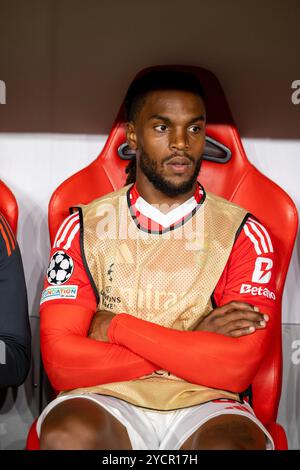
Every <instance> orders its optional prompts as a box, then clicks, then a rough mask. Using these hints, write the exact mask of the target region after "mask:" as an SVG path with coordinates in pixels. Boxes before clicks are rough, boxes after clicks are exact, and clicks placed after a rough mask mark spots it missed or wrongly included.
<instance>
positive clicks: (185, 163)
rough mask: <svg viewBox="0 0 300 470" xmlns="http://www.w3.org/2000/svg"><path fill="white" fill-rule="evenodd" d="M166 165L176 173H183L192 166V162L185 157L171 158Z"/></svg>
mask: <svg viewBox="0 0 300 470" xmlns="http://www.w3.org/2000/svg"><path fill="white" fill-rule="evenodd" d="M167 165H168V166H170V167H171V168H172V170H173V171H175V172H176V173H184V172H185V171H187V169H188V167H190V166H191V165H192V162H191V160H190V159H189V158H187V157H173V158H172V159H171V160H169V161H168V162H167Z"/></svg>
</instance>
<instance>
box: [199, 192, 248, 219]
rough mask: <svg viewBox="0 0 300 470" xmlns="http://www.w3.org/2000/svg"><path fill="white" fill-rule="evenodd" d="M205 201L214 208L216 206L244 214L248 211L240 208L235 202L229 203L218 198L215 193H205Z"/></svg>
mask: <svg viewBox="0 0 300 470" xmlns="http://www.w3.org/2000/svg"><path fill="white" fill-rule="evenodd" d="M206 200H207V201H208V202H210V204H213V205H214V206H218V207H220V208H223V209H224V210H225V209H229V208H230V209H232V210H235V211H236V212H241V213H242V212H244V213H245V214H246V213H247V212H249V211H247V209H245V208H243V207H242V206H240V205H238V204H236V203H235V202H232V201H229V200H228V199H225V198H223V197H221V196H218V195H217V194H215V193H211V192H209V191H206Z"/></svg>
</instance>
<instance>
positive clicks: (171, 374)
mask: <svg viewBox="0 0 300 470" xmlns="http://www.w3.org/2000/svg"><path fill="white" fill-rule="evenodd" d="M126 121H127V124H126V134H127V142H128V145H129V146H130V148H131V150H132V151H133V152H135V154H136V157H135V159H134V160H132V161H131V162H130V164H129V166H128V178H127V182H126V185H125V187H123V188H122V189H120V190H118V191H116V192H113V193H110V194H107V195H105V196H103V197H101V198H100V199H98V200H96V201H93V202H92V203H91V204H88V205H86V206H82V207H80V208H79V211H76V212H74V213H73V214H71V215H70V216H69V217H68V218H67V219H66V220H65V221H64V222H63V224H62V226H61V227H60V229H59V231H58V233H57V236H56V239H55V242H54V245H53V247H52V251H51V260H50V264H49V268H48V271H47V278H46V282H45V289H44V292H43V295H42V301H41V302H42V303H41V345H42V354H43V360H44V365H45V368H46V371H47V373H48V376H49V378H50V380H51V382H52V384H53V386H54V388H55V389H56V390H59V391H61V392H62V393H60V395H59V396H58V397H57V398H56V399H55V400H54V401H53V402H51V403H50V404H49V405H48V406H47V407H46V408H45V410H44V411H43V413H42V415H41V416H40V417H39V419H38V422H37V432H38V435H39V436H40V444H41V448H42V449H185V450H186V449H265V448H270V449H271V448H273V442H272V438H271V436H270V435H269V433H268V432H267V430H266V429H265V428H264V426H263V425H262V423H260V422H259V420H258V419H257V418H256V416H255V415H254V412H253V410H252V408H251V406H250V405H249V403H248V401H247V399H246V398H245V399H243V396H244V395H245V394H244V392H245V391H246V390H247V389H248V388H249V386H250V385H251V382H252V380H253V377H254V376H255V374H256V371H257V370H258V368H259V365H260V363H261V360H262V358H263V356H264V353H265V350H266V348H267V347H268V344H269V341H270V338H271V336H272V327H273V323H274V302H275V295H274V289H275V284H274V271H273V267H274V262H275V253H274V249H273V245H272V241H271V238H270V236H269V234H268V232H267V230H266V228H265V227H264V226H263V225H262V224H261V223H260V222H259V221H258V220H256V219H255V218H254V217H253V216H251V214H248V213H247V211H245V210H244V209H242V208H240V207H238V206H236V205H234V204H232V203H230V202H228V201H226V200H224V199H222V198H219V197H217V196H215V195H213V194H211V193H208V192H206V191H205V188H204V187H203V186H202V185H201V184H200V183H199V182H198V181H197V177H198V173H199V170H200V165H201V158H202V154H203V149H204V144H205V124H206V109H205V103H204V95H203V90H202V87H201V86H200V84H199V83H198V81H197V79H196V78H195V77H194V76H193V75H190V74H187V73H184V72H175V71H152V72H149V73H148V74H146V75H144V76H143V77H141V78H139V79H138V80H136V81H135V82H133V84H132V85H131V86H130V88H129V91H128V93H127V96H126ZM262 280H263V284H261V282H262ZM249 285H250V286H254V287H255V288H256V289H257V290H256V292H257V295H256V296H255V297H253V295H252V291H251V289H250V290H249V289H248V288H245V286H249ZM261 286H263V289H261V290H260V291H259V290H258V289H259V288H261Z"/></svg>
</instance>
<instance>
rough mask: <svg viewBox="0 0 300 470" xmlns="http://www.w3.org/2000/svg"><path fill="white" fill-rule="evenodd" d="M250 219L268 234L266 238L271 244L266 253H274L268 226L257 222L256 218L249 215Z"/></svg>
mask: <svg viewBox="0 0 300 470" xmlns="http://www.w3.org/2000/svg"><path fill="white" fill-rule="evenodd" d="M248 220H249V221H251V222H253V223H254V224H255V225H256V226H257V225H258V226H259V227H260V228H261V230H262V231H263V232H264V234H265V236H266V239H267V242H268V245H269V250H268V251H267V252H266V253H268V252H270V253H273V252H274V249H273V245H272V242H271V238H270V235H269V234H268V232H267V230H266V228H265V227H264V226H263V225H262V224H260V223H259V222H257V220H254V219H252V218H251V217H249V219H248Z"/></svg>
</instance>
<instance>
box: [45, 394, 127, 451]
mask: <svg viewBox="0 0 300 470" xmlns="http://www.w3.org/2000/svg"><path fill="white" fill-rule="evenodd" d="M40 446H41V449H58V450H59V449H66V450H72V449H74V450H75V449H78V450H81V449H97V450H98V449H111V450H113V449H121V450H123V449H131V448H132V447H131V444H130V439H129V437H128V433H127V430H126V427H125V426H123V424H122V423H120V422H119V421H118V420H117V419H116V418H115V417H114V416H113V415H112V414H110V413H109V412H108V411H106V410H105V409H104V408H103V407H102V406H101V405H100V404H98V403H96V402H94V401H92V400H89V399H86V398H72V399H68V400H64V401H62V402H61V403H58V404H57V405H56V406H54V407H53V408H52V409H51V410H50V411H49V413H48V414H47V415H46V417H45V419H44V421H43V423H42V426H41V435H40Z"/></svg>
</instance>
